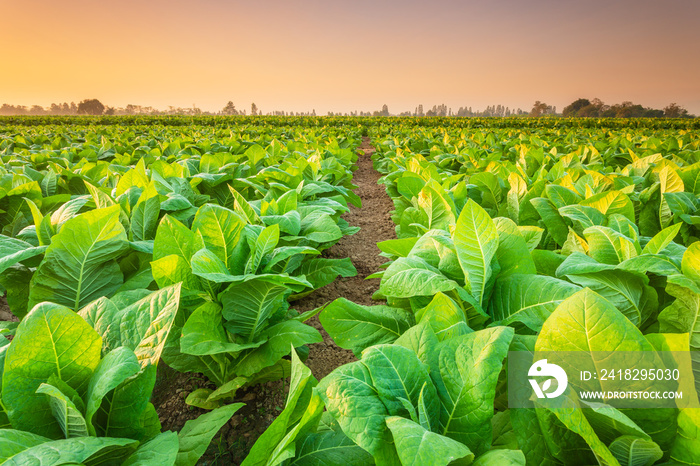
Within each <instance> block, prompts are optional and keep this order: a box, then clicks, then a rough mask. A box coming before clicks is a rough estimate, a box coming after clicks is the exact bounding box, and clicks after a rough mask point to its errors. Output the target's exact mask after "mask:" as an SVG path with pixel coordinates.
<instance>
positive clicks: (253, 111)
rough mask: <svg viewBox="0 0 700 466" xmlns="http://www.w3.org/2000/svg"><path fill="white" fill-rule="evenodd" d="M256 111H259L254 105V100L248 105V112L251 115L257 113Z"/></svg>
mask: <svg viewBox="0 0 700 466" xmlns="http://www.w3.org/2000/svg"><path fill="white" fill-rule="evenodd" d="M258 112H259V110H258V106H257V105H255V102H253V103H252V104H251V105H250V114H251V115H253V116H256V115H257V114H258ZM260 114H261V115H262V112H261V113H260Z"/></svg>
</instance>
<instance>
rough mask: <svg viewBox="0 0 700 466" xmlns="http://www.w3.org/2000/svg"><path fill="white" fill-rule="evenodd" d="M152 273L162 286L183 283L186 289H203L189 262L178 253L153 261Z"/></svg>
mask: <svg viewBox="0 0 700 466" xmlns="http://www.w3.org/2000/svg"><path fill="white" fill-rule="evenodd" d="M151 273H152V274H153V279H154V280H155V281H156V283H157V284H158V286H159V287H160V288H164V287H167V286H171V285H175V284H177V283H182V287H183V288H184V289H185V290H189V291H202V287H201V285H200V283H199V279H197V277H196V276H195V275H194V274H193V273H192V269H191V268H190V264H189V262H188V261H186V260H185V259H183V258H182V257H180V256H178V255H176V254H171V255H169V256H165V257H162V258H160V259H158V260H155V261H153V262H151Z"/></svg>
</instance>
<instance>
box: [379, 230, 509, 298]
mask: <svg viewBox="0 0 700 466" xmlns="http://www.w3.org/2000/svg"><path fill="white" fill-rule="evenodd" d="M494 230H495V228H494ZM458 287H459V284H458V283H457V282H455V281H454V280H450V279H449V278H447V277H446V276H445V275H443V274H442V273H441V272H440V271H439V270H438V269H436V268H435V267H433V266H431V265H430V264H428V263H427V262H426V261H424V260H423V259H420V258H418V257H400V258H398V259H397V260H395V261H394V262H392V263H391V265H390V266H389V268H387V269H386V271H385V272H384V276H383V277H382V281H381V284H380V286H379V292H380V293H381V294H382V295H384V296H389V297H395V298H411V297H413V296H432V295H434V294H435V293H437V292H440V291H442V292H445V291H450V290H454V289H456V288H458Z"/></svg>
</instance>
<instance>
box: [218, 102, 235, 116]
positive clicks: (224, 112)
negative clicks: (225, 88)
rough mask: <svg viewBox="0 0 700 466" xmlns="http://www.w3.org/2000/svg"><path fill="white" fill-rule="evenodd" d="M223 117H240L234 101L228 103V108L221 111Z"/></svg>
mask: <svg viewBox="0 0 700 466" xmlns="http://www.w3.org/2000/svg"><path fill="white" fill-rule="evenodd" d="M221 114H222V115H238V110H236V106H235V105H234V104H233V102H232V101H230V100H229V101H228V103H227V104H226V106H225V107H224V108H223V109H222V110H221Z"/></svg>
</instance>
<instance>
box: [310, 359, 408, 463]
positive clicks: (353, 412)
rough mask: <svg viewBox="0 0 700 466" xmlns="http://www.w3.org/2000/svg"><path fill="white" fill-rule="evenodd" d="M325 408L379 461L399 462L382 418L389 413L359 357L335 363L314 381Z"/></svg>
mask: <svg viewBox="0 0 700 466" xmlns="http://www.w3.org/2000/svg"><path fill="white" fill-rule="evenodd" d="M318 392H319V395H320V396H321V398H323V402H324V403H325V405H326V409H327V410H328V412H329V413H330V414H331V415H332V416H333V417H334V418H335V419H336V420H337V421H338V424H339V425H340V428H341V429H342V430H343V432H344V433H345V435H347V436H348V437H349V438H350V439H351V440H353V441H354V442H355V443H356V444H357V445H358V446H360V447H362V448H363V449H364V450H366V451H367V452H369V453H370V454H371V455H372V456H373V457H374V459H375V461H376V462H377V463H379V464H394V465H398V464H401V463H400V460H399V458H398V455H397V452H396V447H395V445H394V442H393V438H392V436H391V432H390V431H389V428H388V427H387V426H386V422H385V418H386V416H388V415H390V413H389V411H388V410H387V408H386V406H385V405H384V403H383V402H382V400H381V399H380V397H379V394H378V393H377V391H376V390H375V388H374V387H373V381H372V377H371V375H370V372H369V369H368V368H367V366H365V365H364V364H363V363H362V362H361V361H357V362H352V363H350V364H345V365H343V366H340V367H338V368H337V369H335V370H334V371H333V372H331V373H330V374H328V375H327V376H326V377H324V378H323V379H322V380H321V382H320V383H319V384H318Z"/></svg>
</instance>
